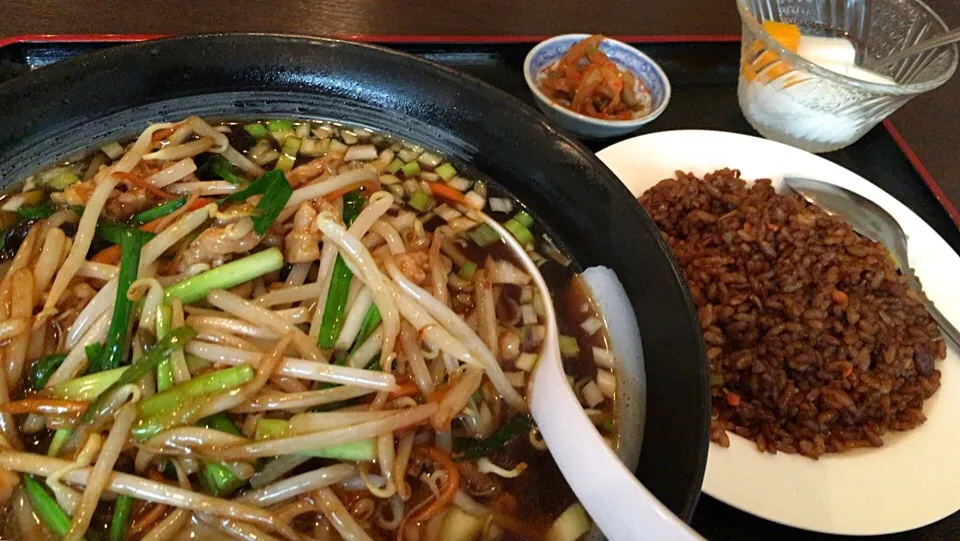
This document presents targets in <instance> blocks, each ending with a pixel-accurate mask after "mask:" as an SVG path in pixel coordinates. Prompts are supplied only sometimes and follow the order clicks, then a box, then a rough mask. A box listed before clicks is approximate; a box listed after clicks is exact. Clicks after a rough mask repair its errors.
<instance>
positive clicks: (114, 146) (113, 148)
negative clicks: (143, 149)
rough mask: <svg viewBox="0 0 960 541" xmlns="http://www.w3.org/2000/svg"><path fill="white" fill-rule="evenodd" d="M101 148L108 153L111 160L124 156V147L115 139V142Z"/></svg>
mask: <svg viewBox="0 0 960 541" xmlns="http://www.w3.org/2000/svg"><path fill="white" fill-rule="evenodd" d="M100 150H102V151H103V153H104V154H106V155H107V157H108V158H110V159H111V160H116V159H117V158H119V157H120V156H123V147H122V146H120V143H117V142H116V141H114V142H113V143H107V144H106V145H103V146H102V147H100Z"/></svg>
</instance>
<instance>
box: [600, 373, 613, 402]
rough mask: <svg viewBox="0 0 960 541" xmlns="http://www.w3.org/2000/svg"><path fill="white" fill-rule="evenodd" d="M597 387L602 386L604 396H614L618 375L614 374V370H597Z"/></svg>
mask: <svg viewBox="0 0 960 541" xmlns="http://www.w3.org/2000/svg"><path fill="white" fill-rule="evenodd" d="M597 387H599V388H600V392H601V393H603V396H606V397H607V398H613V395H614V394H615V393H616V392H617V377H616V376H614V375H613V372H610V371H607V370H597Z"/></svg>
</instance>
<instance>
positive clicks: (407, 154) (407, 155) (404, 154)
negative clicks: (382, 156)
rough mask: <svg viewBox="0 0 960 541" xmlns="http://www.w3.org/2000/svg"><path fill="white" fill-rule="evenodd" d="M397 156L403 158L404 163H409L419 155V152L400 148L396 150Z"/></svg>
mask: <svg viewBox="0 0 960 541" xmlns="http://www.w3.org/2000/svg"><path fill="white" fill-rule="evenodd" d="M397 157H398V158H400V159H401V160H403V162H404V163H410V162H412V161H415V160H416V159H417V158H418V157H420V153H419V152H414V151H413V150H412V149H409V148H402V149H400V151H399V152H397Z"/></svg>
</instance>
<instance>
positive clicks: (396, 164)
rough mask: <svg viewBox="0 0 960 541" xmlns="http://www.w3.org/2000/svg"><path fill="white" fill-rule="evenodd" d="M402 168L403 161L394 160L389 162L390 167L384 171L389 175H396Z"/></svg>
mask: <svg viewBox="0 0 960 541" xmlns="http://www.w3.org/2000/svg"><path fill="white" fill-rule="evenodd" d="M402 168H403V160H401V159H400V158H394V159H393V161H392V162H390V165H388V166H387V169H386V171H387V173H390V174H391V175H396V174H397V171H399V170H400V169H402Z"/></svg>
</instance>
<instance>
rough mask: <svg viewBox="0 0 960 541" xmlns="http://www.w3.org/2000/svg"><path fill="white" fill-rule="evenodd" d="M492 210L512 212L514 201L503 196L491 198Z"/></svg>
mask: <svg viewBox="0 0 960 541" xmlns="http://www.w3.org/2000/svg"><path fill="white" fill-rule="evenodd" d="M489 203H490V210H492V211H493V212H510V211H512V210H513V202H511V201H510V200H509V199H504V198H502V197H491V198H490V201H489Z"/></svg>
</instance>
